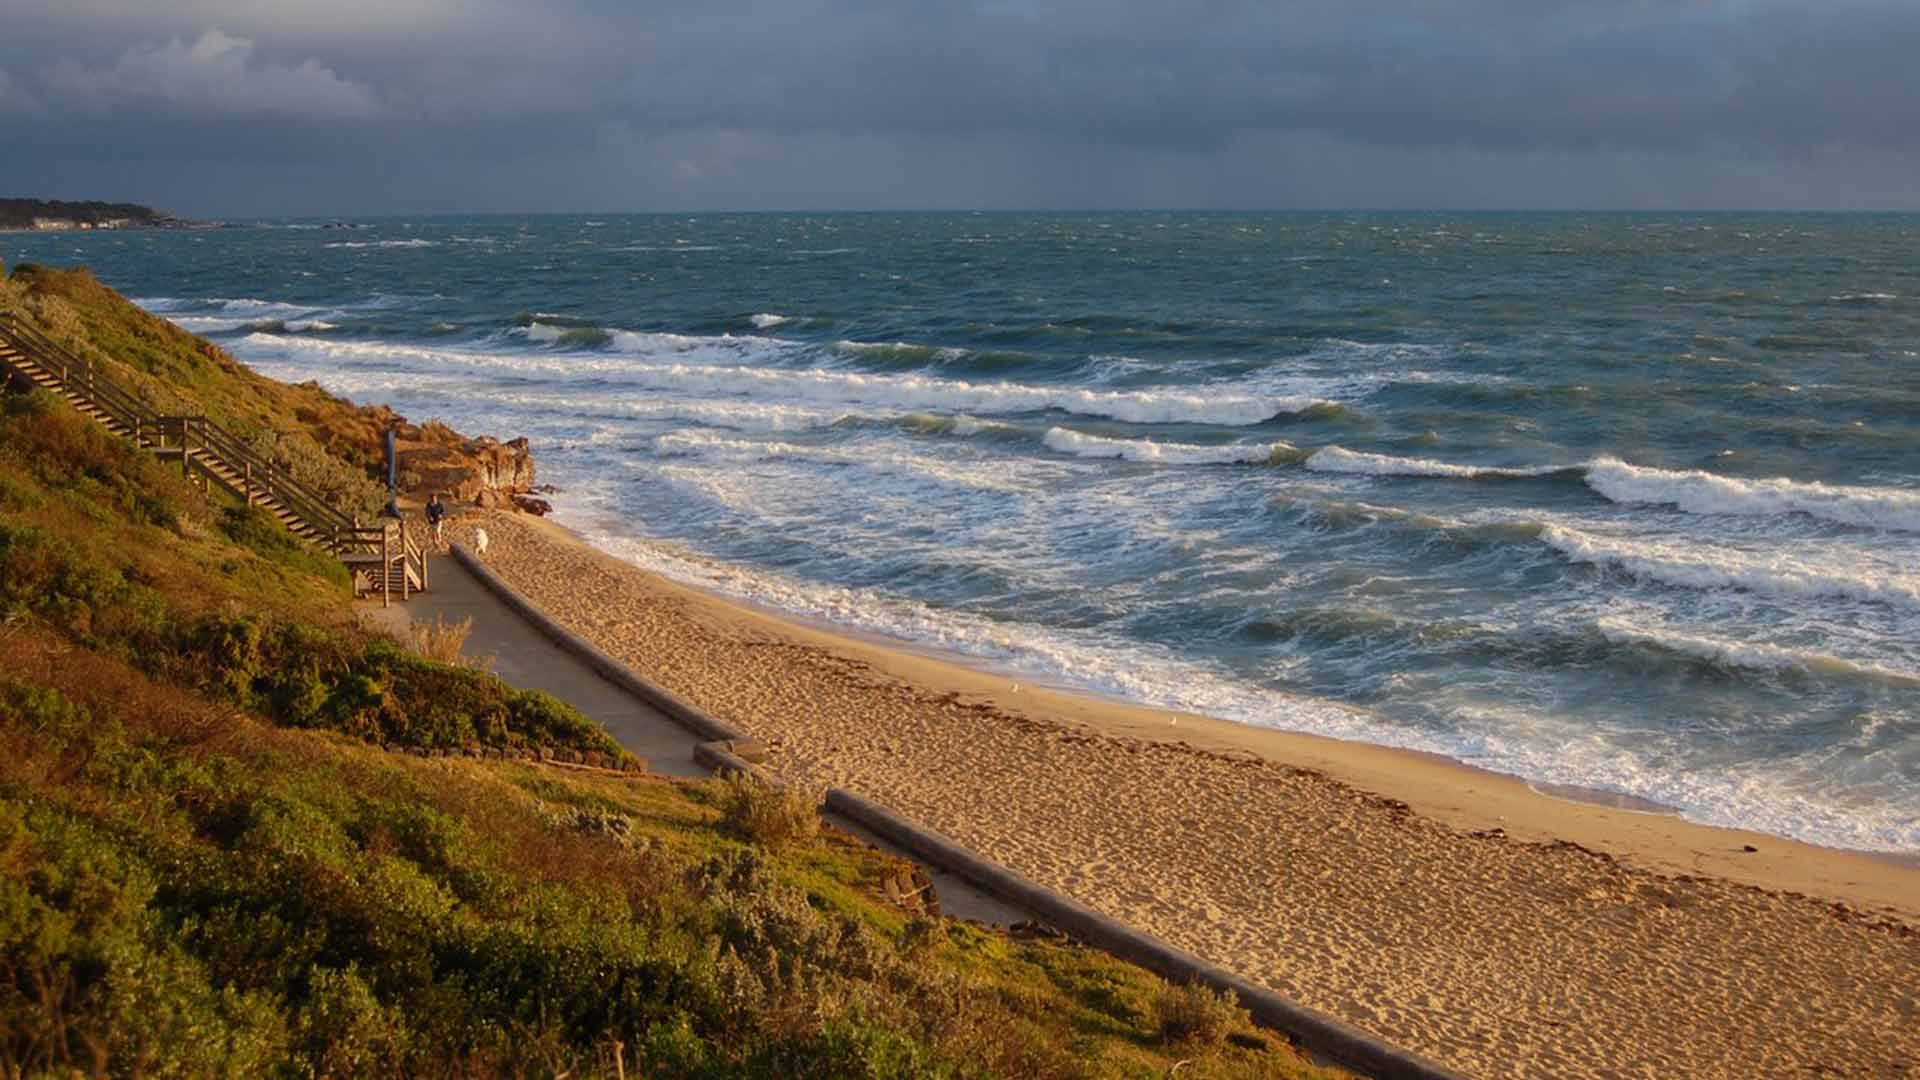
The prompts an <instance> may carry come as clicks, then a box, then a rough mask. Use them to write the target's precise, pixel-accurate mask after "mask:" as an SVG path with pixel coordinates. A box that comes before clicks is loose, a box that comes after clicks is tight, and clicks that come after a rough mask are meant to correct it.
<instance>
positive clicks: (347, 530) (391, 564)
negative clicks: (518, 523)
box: [0, 312, 427, 602]
mask: <svg viewBox="0 0 1920 1080" xmlns="http://www.w3.org/2000/svg"><path fill="white" fill-rule="evenodd" d="M7 375H11V376H12V377H13V378H15V379H18V380H20V381H22V382H25V383H28V384H31V385H33V386H37V387H40V388H41V389H43V390H46V391H47V392H49V393H51V394H54V395H57V396H58V397H60V398H62V399H64V400H65V401H66V402H67V403H68V404H70V405H72V406H73V407H74V408H75V409H77V410H79V411H80V413H81V414H82V415H84V416H88V417H91V418H92V419H93V420H94V421H95V422H97V423H99V424H100V425H101V426H102V427H105V428H106V429H107V430H108V431H111V432H113V433H114V434H116V435H119V436H121V437H123V438H127V439H131V440H133V443H134V445H136V446H138V447H140V448H141V449H143V450H147V451H150V452H152V453H153V454H155V455H158V456H159V457H161V458H166V459H172V460H177V461H179V462H180V471H181V474H182V475H184V476H186V477H187V478H188V479H189V480H197V481H199V482H200V483H202V484H204V485H207V486H208V487H209V489H211V486H212V485H214V484H218V485H219V486H220V487H222V488H224V489H225V490H226V491H228V492H229V493H231V494H232V495H234V496H235V497H237V498H239V499H243V500H245V501H246V502H247V503H248V505H252V506H259V507H261V508H262V509H264V510H265V511H266V512H267V513H269V514H271V515H272V516H273V517H274V518H275V519H276V520H277V521H279V522H280V524H282V525H284V526H286V528H287V531H289V532H291V533H293V534H294V535H295V536H298V537H299V538H301V539H302V540H305V541H307V542H308V543H311V544H314V545H316V546H318V547H320V548H323V549H325V550H326V551H328V552H330V553H331V554H333V555H334V556H335V557H337V558H338V559H339V560H340V561H341V562H342V563H344V564H345V565H346V567H347V569H348V570H349V571H351V572H352V574H353V581H354V591H355V593H356V594H360V595H367V594H371V593H379V594H380V597H381V600H382V602H390V601H391V599H392V597H393V594H394V593H399V595H400V599H402V600H405V599H407V598H408V597H409V596H411V595H412V594H413V593H415V592H419V591H423V590H425V589H426V587H427V563H426V555H425V553H424V552H422V551H421V550H420V548H419V547H418V545H416V544H415V543H414V542H413V539H412V537H410V536H408V535H407V531H406V530H405V529H404V528H401V527H400V524H399V523H398V522H394V521H385V522H382V523H380V524H379V525H375V526H371V527H369V526H363V525H361V524H360V522H359V520H358V519H357V518H354V517H352V516H350V515H348V514H346V513H343V512H342V511H340V510H339V509H337V508H335V507H334V506H332V505H331V504H330V503H328V502H327V501H326V499H325V498H324V497H322V496H321V495H319V494H318V493H317V492H315V491H313V489H311V488H309V487H307V486H306V485H304V484H302V483H300V482H299V481H297V480H295V479H294V478H293V477H291V476H288V475H287V474H286V471H285V470H284V469H281V468H280V467H278V466H276V465H274V464H273V463H272V462H271V461H268V460H267V459H266V458H263V457H261V456H260V455H259V454H258V453H256V452H254V451H253V450H252V449H251V448H250V447H248V446H247V444H246V443H245V442H244V441H242V440H241V439H240V438H238V437H237V436H235V435H234V434H233V433H232V432H229V431H227V430H226V429H225V428H223V427H221V426H220V425H219V424H216V423H214V422H213V421H211V420H209V419H207V418H206V417H204V416H162V415H159V414H157V413H155V412H153V411H152V410H151V409H149V408H148V407H147V406H146V404H145V403H144V402H142V401H141V400H140V399H139V398H137V397H135V396H134V395H133V394H131V393H129V392H128V391H127V390H126V389H124V388H123V387H121V386H119V385H118V384H117V383H115V382H114V381H113V380H112V378H111V377H110V376H109V375H108V373H107V372H106V371H104V370H102V369H101V367H100V365H97V364H95V363H94V362H93V361H91V360H82V359H80V358H78V357H76V356H74V355H73V354H72V353H71V352H69V351H67V350H66V349H65V348H63V347H62V346H60V345H59V344H57V343H55V342H53V341H52V340H50V339H48V338H47V337H46V336H45V335H44V334H41V333H40V332H39V331H38V330H36V329H34V328H33V327H31V326H29V325H27V324H26V323H25V322H24V321H23V320H21V319H19V318H17V317H15V316H13V315H12V314H10V313H4V312H0V382H4V377H5V376H7ZM383 568H384V569H383Z"/></svg>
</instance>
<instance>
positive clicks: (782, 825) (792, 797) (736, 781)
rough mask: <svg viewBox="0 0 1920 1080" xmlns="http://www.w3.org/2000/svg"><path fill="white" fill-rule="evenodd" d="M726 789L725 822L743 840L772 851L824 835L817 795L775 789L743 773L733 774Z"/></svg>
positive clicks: (798, 790) (790, 788) (726, 781)
mask: <svg viewBox="0 0 1920 1080" xmlns="http://www.w3.org/2000/svg"><path fill="white" fill-rule="evenodd" d="M719 783H721V784H722V785H724V797H723V799H722V802H721V821H723V822H724V823H725V824H726V826H727V828H729V829H731V830H733V831H734V832H735V833H737V834H739V835H740V836H741V837H742V838H744V839H746V840H750V841H752V842H753V843H756V844H760V845H762V846H763V847H768V848H781V847H785V846H787V845H790V844H795V843H802V842H805V841H808V840H811V839H813V838H814V837H815V836H817V835H819V833H820V799H819V796H818V794H817V793H814V792H809V791H802V790H800V789H798V788H794V787H786V788H775V787H772V786H770V785H767V784H762V783H760V782H759V781H758V780H755V779H754V778H753V777H751V776H748V775H746V774H743V773H737V772H736V773H729V774H728V775H727V777H726V779H724V780H721V781H719Z"/></svg>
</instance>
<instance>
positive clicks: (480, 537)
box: [473, 529, 487, 559]
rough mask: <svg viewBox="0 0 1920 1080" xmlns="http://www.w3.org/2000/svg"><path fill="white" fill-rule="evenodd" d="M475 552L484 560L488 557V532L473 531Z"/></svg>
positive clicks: (481, 530)
mask: <svg viewBox="0 0 1920 1080" xmlns="http://www.w3.org/2000/svg"><path fill="white" fill-rule="evenodd" d="M473 551H474V554H476V555H478V556H480V557H481V558H483V559H484V558H486V557H487V530H485V529H475V530H473Z"/></svg>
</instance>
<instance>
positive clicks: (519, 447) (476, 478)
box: [396, 423, 534, 506]
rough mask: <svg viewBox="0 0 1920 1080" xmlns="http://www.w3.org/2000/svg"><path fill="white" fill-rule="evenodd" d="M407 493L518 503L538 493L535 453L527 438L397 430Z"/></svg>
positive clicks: (433, 428)
mask: <svg viewBox="0 0 1920 1080" xmlns="http://www.w3.org/2000/svg"><path fill="white" fill-rule="evenodd" d="M396 443H397V449H398V453H399V463H400V484H401V489H402V493H403V494H407V495H417V496H420V497H425V496H426V495H428V494H430V493H432V492H435V491H438V492H440V493H441V494H442V495H443V496H444V497H446V498H449V499H452V500H454V501H456V502H476V503H481V504H483V505H500V506H512V505H514V497H515V496H517V495H525V494H528V493H530V492H532V491H533V489H534V470H533V451H532V449H531V448H530V447H529V446H528V445H527V440H525V439H510V440H508V441H507V442H501V441H500V440H498V439H493V438H488V437H486V436H481V437H480V438H474V439H469V438H466V437H464V436H462V435H460V434H459V433H458V432H455V431H453V430H452V429H450V428H448V427H446V426H444V425H442V424H435V423H429V424H427V425H425V426H423V427H414V426H413V425H411V424H404V423H403V424H401V425H400V426H399V427H398V429H397V438H396Z"/></svg>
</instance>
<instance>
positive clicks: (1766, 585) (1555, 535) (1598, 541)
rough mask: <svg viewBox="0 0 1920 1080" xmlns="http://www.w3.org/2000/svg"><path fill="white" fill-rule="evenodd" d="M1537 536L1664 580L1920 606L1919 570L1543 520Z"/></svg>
mask: <svg viewBox="0 0 1920 1080" xmlns="http://www.w3.org/2000/svg"><path fill="white" fill-rule="evenodd" d="M1540 539H1541V540H1543V541H1545V542H1546V543H1547V544H1549V545H1550V546H1552V547H1553V548H1555V549H1557V550H1558V551H1559V552H1560V553H1561V554H1563V555H1565V556H1566V557H1567V558H1569V559H1572V560H1573V561H1574V562H1577V563H1587V564H1589V565H1593V566H1610V567H1613V568H1615V569H1618V570H1620V571H1622V572H1624V573H1627V574H1631V575H1632V576H1634V577H1637V578H1642V579H1645V580H1648V581H1655V582H1659V583H1661V584H1663V585H1674V586H1678V587H1680V588H1687V589H1743V590H1746V591H1748V592H1753V593H1760V594H1764V595H1768V596H1775V597H1780V598H1783V599H1789V600H1793V599H1801V598H1806V597H1841V598H1847V599H1855V600H1867V601H1872V602H1876V603H1881V604H1887V605H1890V606H1896V607H1905V608H1916V609H1920V576H1916V575H1914V574H1902V573H1897V572H1893V571H1886V572H1879V573H1876V572H1874V571H1873V570H1871V569H1866V568H1857V569H1842V568H1839V567H1832V566H1817V565H1814V564H1812V563H1807V562H1803V561H1801V560H1799V559H1795V558H1792V557H1789V556H1784V555H1782V556H1774V557H1763V556H1759V555H1751V554H1747V553H1744V552H1738V551H1733V550H1729V549H1718V550H1712V551H1704V550H1702V549H1700V548H1698V547H1695V546H1692V545H1685V544H1680V543H1665V542H1661V541H1658V540H1629V539H1626V538H1624V537H1613V536H1599V535H1595V534H1593V533H1589V532H1584V531H1582V530H1580V529H1575V528H1570V527H1568V526H1565V525H1552V524H1550V525H1547V526H1546V527H1545V528H1543V529H1542V530H1541V531H1540Z"/></svg>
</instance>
